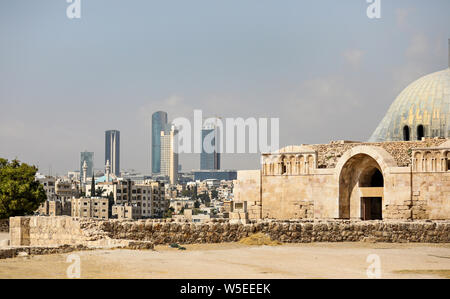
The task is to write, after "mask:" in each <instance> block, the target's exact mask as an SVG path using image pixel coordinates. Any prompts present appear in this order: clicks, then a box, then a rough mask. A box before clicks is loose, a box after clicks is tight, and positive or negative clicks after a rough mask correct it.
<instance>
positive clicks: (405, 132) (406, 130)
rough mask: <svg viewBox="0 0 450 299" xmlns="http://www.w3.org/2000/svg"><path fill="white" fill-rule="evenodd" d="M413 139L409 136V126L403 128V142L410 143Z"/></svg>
mask: <svg viewBox="0 0 450 299" xmlns="http://www.w3.org/2000/svg"><path fill="white" fill-rule="evenodd" d="M410 139H411V138H410V136H409V127H408V126H404V127H403V140H404V141H409V140H410Z"/></svg>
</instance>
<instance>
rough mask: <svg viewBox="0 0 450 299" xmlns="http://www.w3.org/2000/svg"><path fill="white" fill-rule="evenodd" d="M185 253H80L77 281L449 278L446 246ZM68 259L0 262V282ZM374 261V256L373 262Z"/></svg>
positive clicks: (200, 249) (205, 248)
mask: <svg viewBox="0 0 450 299" xmlns="http://www.w3.org/2000/svg"><path fill="white" fill-rule="evenodd" d="M184 247H186V250H178V249H174V248H169V247H168V246H157V247H156V248H155V250H146V251H136V250H122V249H120V250H119V249H117V250H95V251H82V252H75V253H71V254H77V255H79V257H80V269H81V278H225V279H226V278H367V272H366V271H367V269H368V267H369V266H370V265H371V264H372V263H373V261H374V260H371V261H369V262H368V261H367V258H368V256H369V255H372V254H375V255H377V256H379V261H380V266H381V272H380V273H381V278H450V244H391V243H389V244H387V243H312V244H284V245H280V246H249V245H243V244H239V243H226V244H204V245H184ZM68 255H69V254H60V255H42V256H25V257H16V258H13V259H5V260H0V278H66V277H67V276H66V271H67V268H68V266H69V265H71V262H67V261H66V259H67V257H68ZM372 257H373V256H372Z"/></svg>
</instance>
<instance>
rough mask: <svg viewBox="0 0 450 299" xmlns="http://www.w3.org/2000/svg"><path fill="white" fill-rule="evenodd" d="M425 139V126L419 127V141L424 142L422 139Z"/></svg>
mask: <svg viewBox="0 0 450 299" xmlns="http://www.w3.org/2000/svg"><path fill="white" fill-rule="evenodd" d="M423 137H425V130H424V127H423V125H418V126H417V140H422V138H423Z"/></svg>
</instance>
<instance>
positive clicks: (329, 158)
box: [308, 139, 448, 168]
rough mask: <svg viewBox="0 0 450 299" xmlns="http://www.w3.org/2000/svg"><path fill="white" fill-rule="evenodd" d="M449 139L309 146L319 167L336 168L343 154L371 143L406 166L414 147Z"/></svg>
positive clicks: (427, 145) (426, 145)
mask: <svg viewBox="0 0 450 299" xmlns="http://www.w3.org/2000/svg"><path fill="white" fill-rule="evenodd" d="M447 140H448V139H425V140H424V141H390V142H373V143H372V142H371V143H369V142H354V143H348V142H332V143H329V144H311V145H308V146H309V147H311V148H313V149H314V150H316V151H317V157H318V160H317V167H318V168H334V167H335V166H336V164H337V162H338V160H339V158H340V157H342V155H343V154H344V153H345V152H346V151H348V150H349V149H351V148H353V147H355V146H361V145H370V146H379V147H382V148H383V149H385V150H386V151H387V152H388V153H389V154H391V155H392V157H393V158H394V159H395V161H396V162H397V166H400V167H405V166H408V165H409V164H410V163H411V153H412V149H413V148H424V147H437V146H440V145H442V144H443V143H444V142H446V141H447Z"/></svg>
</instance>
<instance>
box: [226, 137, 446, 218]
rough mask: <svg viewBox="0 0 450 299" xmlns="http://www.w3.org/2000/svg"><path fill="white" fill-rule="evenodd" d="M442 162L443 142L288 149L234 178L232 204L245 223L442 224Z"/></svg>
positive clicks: (444, 150)
mask: <svg viewBox="0 0 450 299" xmlns="http://www.w3.org/2000/svg"><path fill="white" fill-rule="evenodd" d="M449 161H450V140H445V139H426V140H424V141H417V142H383V143H345V142H342V143H332V144H326V145H311V146H289V147H285V148H283V149H281V150H279V151H278V152H276V153H268V154H263V155H262V163H263V164H262V169H261V170H251V171H239V172H238V179H237V181H236V182H235V194H234V196H235V199H234V201H235V203H234V204H235V206H236V205H237V204H238V203H240V202H241V203H242V202H245V203H246V208H245V217H244V216H243V214H242V213H241V214H240V215H238V216H239V218H249V219H260V218H275V219H290V218H295V219H299V218H300V219H314V218H318V219H336V218H339V219H363V220H371V219H450V165H449ZM239 207H241V206H239ZM233 217H234V218H236V217H237V215H234V216H232V215H230V218H233Z"/></svg>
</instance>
